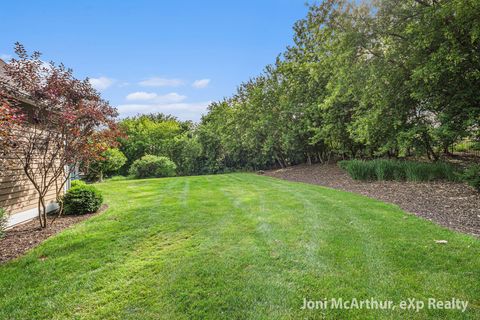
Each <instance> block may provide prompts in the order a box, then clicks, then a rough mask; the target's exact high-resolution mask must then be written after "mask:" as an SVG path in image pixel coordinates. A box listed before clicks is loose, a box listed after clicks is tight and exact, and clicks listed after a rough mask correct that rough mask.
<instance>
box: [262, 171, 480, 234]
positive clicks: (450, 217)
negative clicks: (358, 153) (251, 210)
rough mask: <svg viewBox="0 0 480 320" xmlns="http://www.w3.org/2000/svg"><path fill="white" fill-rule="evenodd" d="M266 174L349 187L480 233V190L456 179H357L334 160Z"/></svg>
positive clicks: (459, 227)
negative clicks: (401, 180)
mask: <svg viewBox="0 0 480 320" xmlns="http://www.w3.org/2000/svg"><path fill="white" fill-rule="evenodd" d="M265 175H268V176H271V177H275V178H280V179H285V180H291V181H298V182H306V183H311V184H318V185H322V186H326V187H330V188H333V189H339V190H344V191H350V192H355V193H359V194H362V195H365V196H367V197H370V198H373V199H377V200H380V201H384V202H390V203H393V204H396V205H398V206H399V207H400V208H402V209H403V210H405V211H407V212H410V213H413V214H415V215H417V216H420V217H423V218H425V219H428V220H431V221H433V222H435V223H437V224H440V225H442V226H445V227H447V228H449V229H452V230H456V231H460V232H463V233H468V234H471V235H474V236H477V237H480V193H479V192H477V191H475V190H474V189H473V188H471V187H470V186H468V185H466V184H463V183H455V182H397V181H373V182H365V181H356V180H353V179H351V178H350V177H349V176H348V175H347V174H346V173H345V172H344V171H343V170H341V169H340V168H339V167H338V166H337V165H334V164H325V165H321V164H315V165H311V166H309V165H298V166H293V167H289V168H286V169H280V170H269V171H266V172H265Z"/></svg>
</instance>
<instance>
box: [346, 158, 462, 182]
mask: <svg viewBox="0 0 480 320" xmlns="http://www.w3.org/2000/svg"><path fill="white" fill-rule="evenodd" d="M339 166H340V167H341V168H342V169H344V170H345V171H347V173H348V174H349V175H350V177H352V179H355V180H397V181H405V180H406V181H433V180H449V181H457V180H458V177H457V173H456V170H455V168H454V167H453V166H452V165H450V164H448V163H443V162H436V163H424V162H415V161H399V160H385V159H378V160H371V161H362V160H349V161H342V162H341V163H339Z"/></svg>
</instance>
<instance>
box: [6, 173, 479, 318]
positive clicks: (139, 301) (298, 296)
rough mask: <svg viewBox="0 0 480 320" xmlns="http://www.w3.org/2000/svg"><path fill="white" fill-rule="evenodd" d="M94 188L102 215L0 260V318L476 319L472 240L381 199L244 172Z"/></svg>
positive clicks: (475, 254)
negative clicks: (345, 305)
mask: <svg viewBox="0 0 480 320" xmlns="http://www.w3.org/2000/svg"><path fill="white" fill-rule="evenodd" d="M99 188H100V189H102V191H103V192H104V194H105V198H106V200H107V202H108V203H109V205H110V208H109V210H108V211H107V212H105V213H104V214H102V215H100V216H97V217H95V218H92V219H90V220H88V221H85V222H83V223H81V224H79V225H77V226H76V227H74V228H72V229H70V230H66V231H65V232H63V233H61V234H59V235H57V236H56V237H54V238H52V239H50V240H49V241H47V242H45V243H44V244H43V245H41V246H40V247H38V248H36V249H35V250H33V251H32V252H30V253H29V254H28V255H27V256H25V257H23V258H21V259H19V260H17V261H13V262H11V263H8V264H6V265H3V266H0V298H1V300H0V318H1V319H3V318H5V319H26V318H35V319H47V318H49V319H64V318H73V319H75V318H78V319H117V318H122V319H265V318H269V319H298V318H309V319H322V318H331V319H335V318H337V319H338V318H349V319H365V318H385V319H403V318H413V319H427V318H445V319H447V318H448V319H455V318H458V319H464V318H472V319H473V318H477V317H478V316H479V315H480V312H479V308H480V307H479V297H480V290H479V288H478V283H479V280H480V272H479V270H480V258H479V257H480V245H479V241H478V240H477V239H474V238H472V237H470V236H466V235H462V234H458V233H455V232H451V231H449V230H446V229H444V228H441V227H439V226H437V225H434V224H432V223H430V222H428V221H424V220H421V219H419V218H417V217H415V216H412V215H409V214H406V213H404V212H403V211H401V210H400V209H398V208H397V207H395V206H393V205H389V204H384V203H381V202H378V201H374V200H371V199H368V198H365V197H363V196H359V195H355V194H350V193H346V192H340V191H335V190H330V189H326V188H321V187H318V186H312V185H307V184H301V183H292V182H287V181H282V180H277V179H273V178H268V177H261V176H257V175H253V174H228V175H216V176H198V177H182V178H167V179H152V180H125V181H110V182H105V183H103V184H100V185H99ZM435 239H446V240H448V241H449V242H448V244H447V245H438V244H435V243H434V241H433V240H435ZM40 257H44V259H39V258H40ZM45 257H46V259H45ZM304 297H306V298H312V299H323V298H332V297H343V298H344V299H350V298H352V297H356V298H359V299H362V298H370V297H374V298H377V299H391V300H394V301H398V300H401V299H407V298H409V297H414V298H418V299H423V298H427V297H435V298H439V299H451V298H452V297H456V298H460V299H465V300H468V301H469V302H470V305H469V309H468V311H467V313H466V314H461V313H459V312H458V311H450V312H448V311H443V310H423V311H421V312H418V313H415V312H412V311H403V312H401V311H400V310H394V311H376V312H375V311H369V310H353V311H352V310H350V311H348V310H326V311H321V310H317V311H308V310H306V311H305V310H301V309H300V307H301V305H302V304H303V298H304Z"/></svg>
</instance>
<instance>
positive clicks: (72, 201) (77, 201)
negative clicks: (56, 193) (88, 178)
mask: <svg viewBox="0 0 480 320" xmlns="http://www.w3.org/2000/svg"><path fill="white" fill-rule="evenodd" d="M102 203H103V196H102V193H101V192H100V191H98V190H97V189H96V188H95V187H94V186H92V185H84V184H81V183H77V185H76V186H75V187H72V188H70V189H69V190H68V191H67V193H66V194H65V195H64V196H63V205H64V210H65V214H85V213H92V212H96V211H97V210H98V209H99V208H100V206H101V205H102Z"/></svg>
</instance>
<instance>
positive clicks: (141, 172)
mask: <svg viewBox="0 0 480 320" xmlns="http://www.w3.org/2000/svg"><path fill="white" fill-rule="evenodd" d="M176 169H177V166H176V165H175V163H173V162H172V161H171V160H170V159H168V158H167V157H157V156H153V155H146V156H143V157H141V158H140V159H138V160H135V162H133V164H132V166H131V167H130V171H129V172H130V174H131V175H132V176H134V177H135V178H160V177H173V176H175V170H176Z"/></svg>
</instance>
